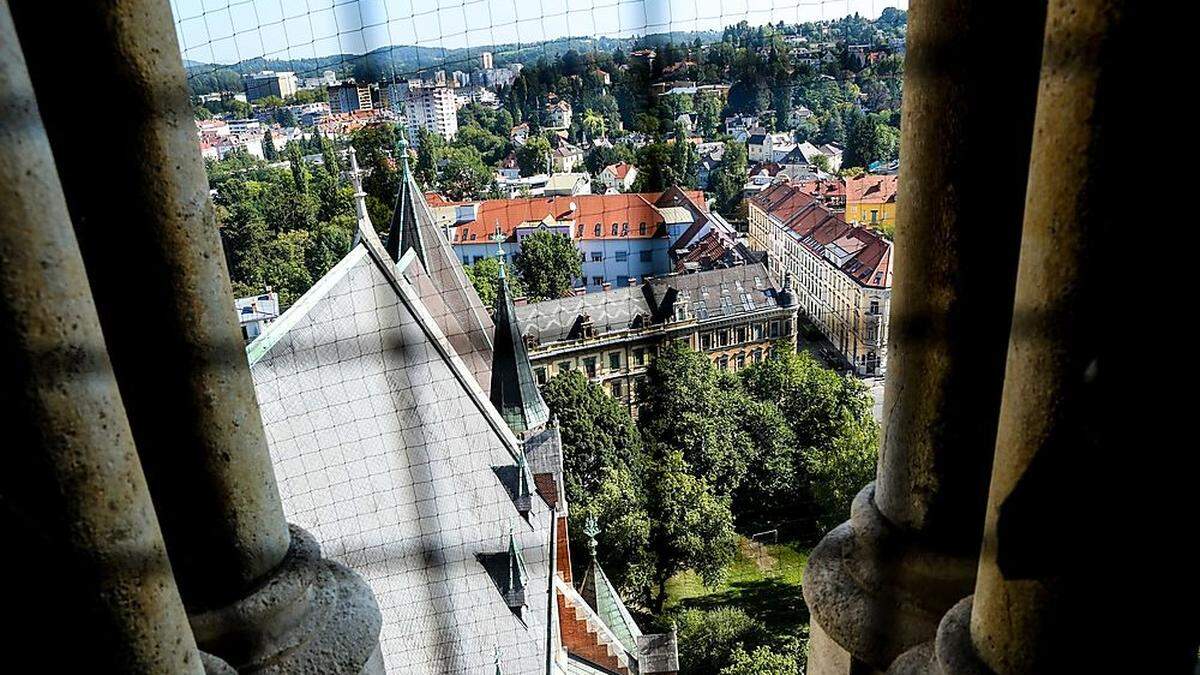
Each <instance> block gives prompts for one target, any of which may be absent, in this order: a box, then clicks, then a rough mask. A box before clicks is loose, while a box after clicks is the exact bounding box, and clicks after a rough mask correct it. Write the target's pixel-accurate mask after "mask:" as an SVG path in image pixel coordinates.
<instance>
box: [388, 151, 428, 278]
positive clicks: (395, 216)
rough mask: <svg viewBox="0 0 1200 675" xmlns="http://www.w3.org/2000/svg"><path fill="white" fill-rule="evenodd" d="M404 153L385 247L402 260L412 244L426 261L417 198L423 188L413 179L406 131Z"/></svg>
mask: <svg viewBox="0 0 1200 675" xmlns="http://www.w3.org/2000/svg"><path fill="white" fill-rule="evenodd" d="M397 149H398V151H399V154H400V187H399V189H397V190H396V208H395V210H393V211H392V222H391V224H390V225H389V227H388V235H387V242H386V243H385V245H384V248H385V249H387V252H388V255H390V256H391V257H392V260H394V261H397V262H398V261H399V260H400V256H402V255H404V254H405V253H407V252H408V250H409V249H410V248H411V249H413V250H415V251H416V252H417V258H418V259H419V260H420V261H421V264H422V265H426V262H425V245H424V243H423V242H422V241H421V230H420V228H419V227H418V225H417V205H416V202H415V200H416V199H418V198H421V197H420V195H421V189H420V188H419V187H418V186H417V181H416V180H415V179H413V176H412V171H411V170H410V169H409V166H408V140H407V139H405V138H404V133H403V132H401V134H400V141H399V143H397Z"/></svg>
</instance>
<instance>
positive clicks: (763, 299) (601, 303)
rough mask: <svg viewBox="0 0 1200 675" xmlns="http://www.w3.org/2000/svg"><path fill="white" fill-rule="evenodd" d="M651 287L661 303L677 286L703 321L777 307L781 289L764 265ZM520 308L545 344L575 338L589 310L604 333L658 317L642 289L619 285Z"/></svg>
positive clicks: (682, 301)
mask: <svg viewBox="0 0 1200 675" xmlns="http://www.w3.org/2000/svg"><path fill="white" fill-rule="evenodd" d="M649 285H650V290H651V297H653V298H654V301H655V302H656V303H657V302H660V301H661V300H662V299H663V298H664V297H665V295H666V292H667V289H668V288H673V289H675V291H676V292H677V293H678V295H677V296H676V299H675V306H676V307H679V306H683V307H685V309H686V310H687V311H689V312H691V313H693V314H694V315H695V316H696V318H697V319H701V320H708V319H717V318H721V317H733V316H736V315H739V314H746V313H748V312H752V311H759V310H763V309H767V308H772V307H774V306H775V299H774V298H775V293H776V291H777V289H776V288H775V287H774V285H773V282H772V281H771V277H770V275H769V274H768V273H767V269H766V267H764V266H763V265H762V264H761V263H759V264H752V265H738V266H736V267H727V268H720V269H712V270H705V271H703V272H697V273H695V274H679V275H675V276H666V277H659V278H656V279H653V280H651V281H650V282H649ZM516 309H517V318H518V319H519V320H520V322H521V326H522V328H523V329H524V331H525V334H526V335H533V336H536V337H537V338H538V340H539V341H540V342H541V343H542V344H546V343H550V342H561V341H566V340H569V339H575V337H574V336H573V334H572V328H573V327H574V326H575V324H576V322H577V321H578V319H579V316H580V315H583V314H586V315H588V316H589V317H590V318H591V321H592V325H593V326H594V327H595V330H596V332H597V333H598V334H604V333H612V332H617V331H623V330H627V329H629V328H630V326H631V325H632V324H633V322H634V320H635V318H636V317H637V316H638V315H639V314H641V315H644V316H646V317H649V316H651V315H653V309H652V307H651V305H650V299H649V298H648V297H647V294H646V293H645V292H644V291H643V288H642V287H626V288H614V289H611V290H608V291H602V292H599V293H588V294H586V295H581V296H573V297H568V298H559V299H556V300H546V301H543V302H536V303H531V304H528V305H523V306H520V307H517V308H516Z"/></svg>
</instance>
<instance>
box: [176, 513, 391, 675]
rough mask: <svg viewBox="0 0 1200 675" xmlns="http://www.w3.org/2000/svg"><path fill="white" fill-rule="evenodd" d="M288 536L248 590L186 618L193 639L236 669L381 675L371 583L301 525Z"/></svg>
mask: <svg viewBox="0 0 1200 675" xmlns="http://www.w3.org/2000/svg"><path fill="white" fill-rule="evenodd" d="M291 540H292V541H291V546H290V547H289V549H288V553H287V556H286V557H285V558H284V559H283V562H282V563H280V564H279V566H278V567H277V568H276V569H275V570H273V571H272V572H271V576H270V577H269V578H268V579H267V580H266V581H265V582H264V583H263V584H262V585H261V586H259V587H258V588H257V589H255V590H254V591H253V592H252V593H251V594H249V595H248V596H246V597H244V598H242V599H240V600H238V601H236V602H234V603H233V604H230V605H228V606H225V607H221V608H218V609H213V610H209V611H206V612H199V613H195V614H192V615H191V616H190V617H189V618H190V620H191V624H192V631H193V632H194V633H195V636H196V643H197V644H198V645H199V646H200V648H201V649H203V650H204V651H205V652H208V653H210V654H213V655H216V656H218V657H219V658H220V659H221V660H223V661H225V662H227V663H228V664H229V665H230V666H232V667H233V668H234V669H236V671H237V672H239V673H306V674H313V675H317V674H322V675H324V674H329V675H334V674H338V675H351V674H353V675H358V674H360V673H361V674H364V675H382V673H383V672H384V670H383V660H382V658H381V657H380V654H379V629H380V627H381V625H382V618H381V617H380V614H379V608H378V606H377V605H376V604H375V598H374V596H373V595H372V594H371V589H370V587H368V586H367V584H366V582H365V581H363V580H362V578H360V577H359V576H358V575H356V574H355V573H353V572H351V571H350V570H349V569H347V568H346V567H343V566H342V565H339V564H338V563H335V562H333V561H330V560H326V559H324V558H322V557H321V547H320V546H319V545H318V544H317V542H316V540H314V539H313V537H312V535H310V534H308V533H307V532H305V531H304V530H303V529H301V528H299V527H296V526H294V525H293V526H291Z"/></svg>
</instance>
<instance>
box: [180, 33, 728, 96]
mask: <svg viewBox="0 0 1200 675" xmlns="http://www.w3.org/2000/svg"><path fill="white" fill-rule="evenodd" d="M697 38H699V39H700V40H701V41H702V42H712V41H716V40H720V39H721V33H720V32H719V31H687V32H671V33H657V34H654V35H647V36H640V37H630V38H608V37H599V38H591V37H563V38H556V39H554V40H547V41H544V42H537V43H528V44H517V43H509V44H498V45H491V46H487V47H460V48H456V49H443V48H440V47H419V46H416V45H393V46H391V47H380V48H379V49H375V50H373V51H370V52H368V53H366V54H333V55H329V56H320V57H316V58H302V59H267V58H263V57H255V58H252V59H246V60H244V61H239V62H237V63H233V64H219V63H202V62H199V61H192V60H189V59H185V60H184V63H183V65H184V67H185V68H186V69H187V73H188V81H189V83H190V84H191V87H192V92H193V93H195V94H206V93H210V92H214V91H229V90H240V89H241V88H242V84H241V76H242V75H244V74H246V73H255V72H258V71H261V70H290V71H294V72H295V73H296V75H297V76H299V77H319V76H320V75H321V73H323V72H324V71H326V70H332V71H334V73H336V74H337V76H338V77H340V78H346V77H353V78H355V79H357V80H361V81H368V82H376V81H380V80H386V79H389V78H391V77H393V76H394V77H399V78H407V77H415V76H417V75H421V74H424V73H428V72H430V71H434V70H462V71H466V72H470V71H471V70H474V69H476V68H477V67H478V66H479V54H480V53H482V52H492V54H493V55H494V57H495V63H496V65H497V66H503V65H505V64H509V63H532V62H535V61H537V60H538V59H539V58H542V57H545V58H550V59H552V58H555V57H558V56H561V55H562V54H564V53H566V52H567V51H569V50H572V49H574V50H577V51H580V52H590V51H606V52H610V51H612V50H614V49H618V48H619V49H623V50H628V49H630V48H631V47H632V46H633V45H634V44H635V43H636V44H643V45H651V46H657V45H662V44H666V43H667V42H676V43H680V42H692V41H694V40H696V39H697Z"/></svg>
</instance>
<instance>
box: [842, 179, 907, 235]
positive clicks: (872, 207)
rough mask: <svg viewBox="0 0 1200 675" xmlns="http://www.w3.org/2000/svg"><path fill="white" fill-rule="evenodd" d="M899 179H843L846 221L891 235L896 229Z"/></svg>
mask: <svg viewBox="0 0 1200 675" xmlns="http://www.w3.org/2000/svg"><path fill="white" fill-rule="evenodd" d="M898 184H899V176H897V175H884V176H876V175H874V174H863V175H861V176H858V177H857V178H847V179H846V220H847V221H849V222H852V223H859V224H862V225H869V226H870V227H874V228H879V229H881V230H884V231H887V232H892V231H894V230H895V229H896V189H897V185H898Z"/></svg>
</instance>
